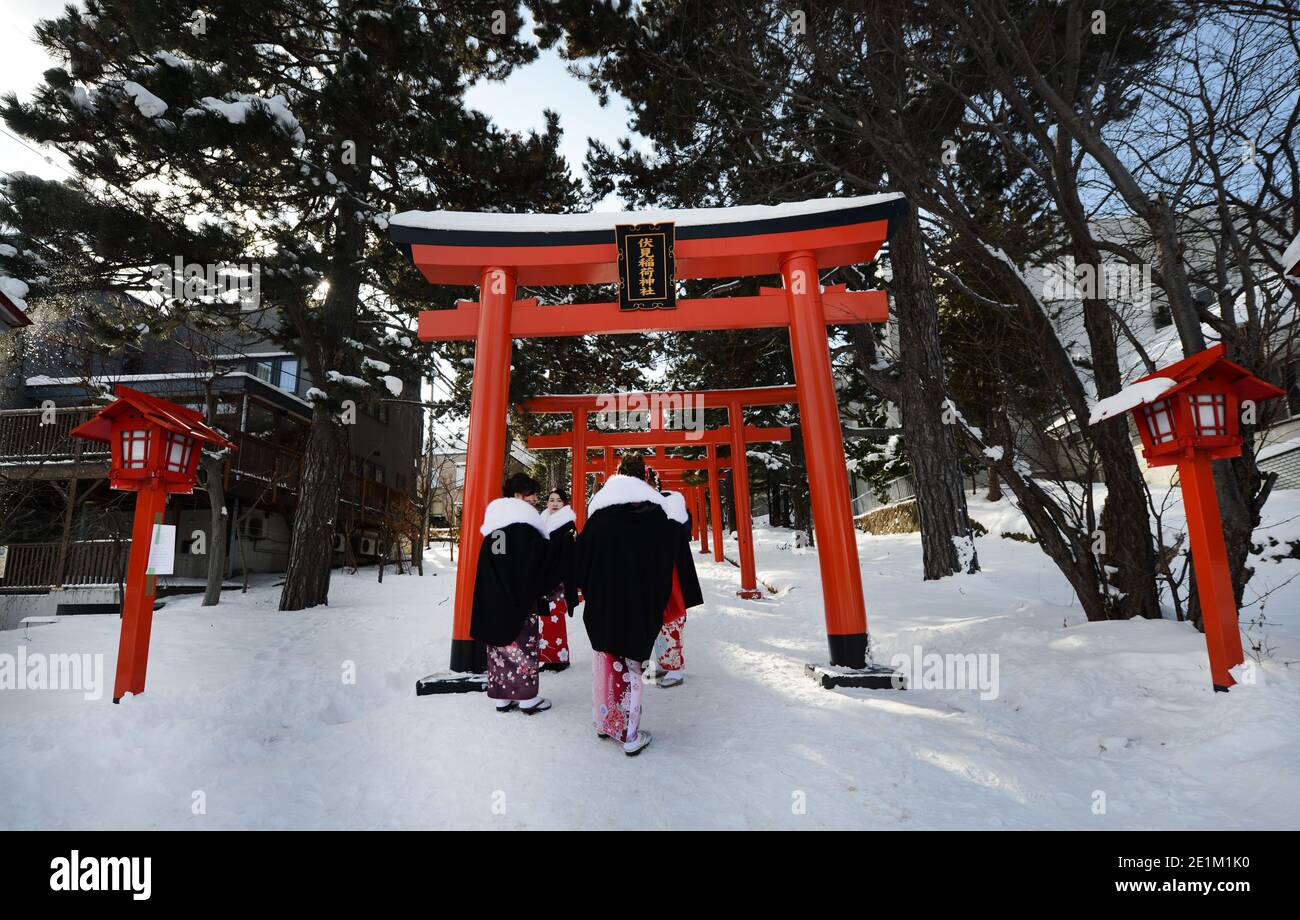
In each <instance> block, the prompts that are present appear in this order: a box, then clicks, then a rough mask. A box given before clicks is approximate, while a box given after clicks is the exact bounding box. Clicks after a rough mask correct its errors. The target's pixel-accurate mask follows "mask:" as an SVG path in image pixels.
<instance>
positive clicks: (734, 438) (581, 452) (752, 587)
mask: <svg viewBox="0 0 1300 920" xmlns="http://www.w3.org/2000/svg"><path fill="white" fill-rule="evenodd" d="M798 400H799V396H798V391H797V389H796V388H795V387H792V386H773V387H750V388H747V389H735V390H695V391H689V390H673V391H667V392H656V393H637V392H628V393H600V394H596V393H583V394H576V395H566V396H538V397H535V398H533V399H529V400H525V401H524V402H523V403H521V404H520V406H519V408H520V410H521V411H523V412H527V413H530V414H567V415H569V416H571V419H572V422H571V425H570V430H569V431H568V432H563V433H560V434H541V435H532V436H531V437H529V438H528V449H529V450H569V451H572V454H573V458H574V460H573V464H572V467H571V469H572V470H573V479H572V486H571V489H570V492H571V495H572V496H573V506H574V508H573V510H574V514H575V515H576V516H577V518H578V526H579V527H581V526H582V524H583V522H584V521H585V519H586V512H587V508H586V489H585V488H584V485H585V481H586V474H587V473H601V472H604V474H605V475H606V476H608V475H609V474H610V473H612V472H613V468H614V448H616V447H620V448H625V449H627V448H636V447H647V448H655V449H657V450H662V449H664V448H668V447H705V448H706V450H707V453H706V459H705V460H704V461H703V462H702V463H700V464H699V465H697V466H695V467H678V469H704V470H707V471H708V473H709V487H710V492H711V495H712V496H713V498H712V499H711V500H712V501H713V502H714V522H715V523H714V534H713V535H714V547H715V550H714V552H715V558H716V559H717V560H718V561H719V562H721V561H722V525H721V515H720V513H719V511H720V509H719V508H718V507H717V497H718V495H719V492H718V466H719V465H718V451H717V448H718V446H720V445H724V444H725V445H728V446H729V447H730V449H731V458H732V460H733V461H734V458H737V457H744V456H745V448H746V445H748V444H752V443H762V442H765V441H767V442H772V441H777V442H780V441H789V440H790V437H791V433H790V429H789V428H786V427H775V428H758V427H755V426H752V425H746V424H745V423H744V422H745V407H746V406H775V405H783V404H788V403H795V402H798ZM616 407H617V408H616ZM664 407H672V409H673V410H682V411H684V410H685V409H686V408H688V407H689V408H691V409H693V410H702V411H707V410H709V409H724V410H726V412H727V424H726V425H724V426H721V427H718V428H704V429H690V428H682V427H670V428H666V427H665V421H666V420H665V419H664V417H663V411H662V410H663V408H664ZM629 408H630V411H632V412H635V413H644V414H645V415H646V416H647V418H648V421H649V423H650V429H649V430H648V431H646V430H631V431H616V430H599V431H591V430H589V429H588V428H587V423H588V420H589V419H590V417H591V416H593V415H595V416H597V417H598V418H599V417H600V416H601V415H602V414H604V413H606V412H609V411H618V412H626V411H628V410H629ZM668 421H669V422H670V423H671V420H668ZM700 421H701V422H702V421H703V419H702V418H701V419H700ZM588 449H602V450H604V451H605V459H604V462H603V464H602V465H601V466H597V467H596V468H594V469H593V468H592V467H591V465H590V462H589V461H588V460H587V459H586V455H587V450H588ZM580 457H581V458H583V459H582V463H581V465H580V464H579V460H578V458H580ZM673 459H674V460H676V459H678V458H673ZM651 465H653V466H655V467H656V469H661V468H662V469H666V468H667V467H661V466H660V464H659V463H656V462H653V461H651ZM731 465H732V491H733V493H734V495H735V502H736V542H737V544H738V546H739V555H740V590H739V591H738V592H737V593H738V594H739V595H740V596H741V597H745V598H758V597H761V596H762V592H761V591H759V590H758V578H757V572H756V567H755V562H754V534H753V521H752V518H751V510H750V509H751V503H750V497H749V470H748V467H747V464H745V463H743V462H741V463H735V462H732V464H731Z"/></svg>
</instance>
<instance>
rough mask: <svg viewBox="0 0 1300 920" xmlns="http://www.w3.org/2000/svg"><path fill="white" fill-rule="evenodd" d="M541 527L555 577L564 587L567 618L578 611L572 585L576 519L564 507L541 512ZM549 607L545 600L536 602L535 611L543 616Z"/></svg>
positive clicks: (571, 509) (576, 598) (570, 509)
mask: <svg viewBox="0 0 1300 920" xmlns="http://www.w3.org/2000/svg"><path fill="white" fill-rule="evenodd" d="M542 526H543V527H544V528H546V533H547V536H548V537H549V538H550V543H551V560H552V565H553V566H554V569H555V577H556V578H557V579H559V581H560V582H561V583H562V584H563V585H564V600H565V601H566V603H567V604H568V607H569V616H573V612H574V611H575V610H577V609H578V589H577V587H576V586H575V585H574V583H573V560H574V557H575V555H576V554H577V539H578V519H577V517H576V516H575V515H574V513H573V508H571V507H570V506H568V505H565V506H564V507H563V508H561V509H560V510H559V511H553V512H549V513H548V512H545V511H543V512H542ZM548 609H549V607H548V604H547V602H546V599H545V598H542V599H541V600H540V601H538V607H537V610H538V612H539V613H542V614H545V613H546V612H547V611H548Z"/></svg>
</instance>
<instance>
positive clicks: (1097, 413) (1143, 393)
mask: <svg viewBox="0 0 1300 920" xmlns="http://www.w3.org/2000/svg"><path fill="white" fill-rule="evenodd" d="M1177 385H1178V381H1177V380H1174V379H1173V378H1172V377H1152V378H1150V379H1148V380H1139V381H1137V382H1136V383H1130V384H1129V385H1128V386H1126V387H1124V389H1122V390H1120V391H1119V392H1118V393H1116V394H1115V395H1114V396H1107V397H1106V398H1105V399H1102V400H1099V401H1098V402H1097V403H1096V404H1095V405H1094V406H1093V407H1092V412H1091V414H1089V416H1088V424H1089V425H1095V424H1097V423H1098V422H1102V421H1105V420H1106V419H1108V418H1114V417H1115V416H1117V415H1123V414H1124V413H1125V412H1128V411H1129V410H1130V409H1136V408H1137V407H1138V406H1144V405H1146V404H1147V403H1149V402H1152V401H1154V400H1157V399H1159V398H1160V397H1161V396H1163V395H1164V394H1165V393H1167V392H1168V391H1169V390H1171V389H1173V388H1174V387H1175V386H1177Z"/></svg>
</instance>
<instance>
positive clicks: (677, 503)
mask: <svg viewBox="0 0 1300 920" xmlns="http://www.w3.org/2000/svg"><path fill="white" fill-rule="evenodd" d="M663 505H664V513H665V514H667V515H668V516H669V517H670V518H672V519H673V520H674V521H677V522H678V523H679V524H685V523H686V498H685V496H683V495H682V493H681V492H669V493H668V494H667V495H665V496H664V497H663Z"/></svg>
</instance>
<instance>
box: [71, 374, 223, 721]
mask: <svg viewBox="0 0 1300 920" xmlns="http://www.w3.org/2000/svg"><path fill="white" fill-rule="evenodd" d="M116 396H117V401H116V402H114V403H112V404H111V405H108V406H105V407H104V408H103V409H101V410H100V411H99V412H98V413H96V414H95V416H94V417H93V418H91V419H90V420H89V421H87V422H85V423H83V424H81V425H78V426H77V427H76V428H74V429H72V432H71V433H72V434H73V435H74V436H75V437H78V438H86V439H87V440H90V441H98V442H100V443H102V444H108V445H109V449H110V453H111V457H112V460H111V463H110V466H109V473H108V480H109V485H111V486H112V487H113V488H114V489H120V490H123V491H128V492H138V493H140V494H139V497H138V498H137V499H136V503H135V521H134V524H133V527H132V533H131V557H130V560H129V561H128V562H127V577H126V592H125V595H124V597H123V600H122V635H121V639H120V640H119V643H118V648H117V679H116V683H115V684H114V689H113V702H115V703H116V702H119V701H121V699H122V697H123V695H124V694H126V693H135V694H139V693H143V692H144V678H145V670H146V668H147V666H148V659H149V632H150V630H151V628H152V626H153V602H154V594H155V592H156V590H157V579H156V578H155V577H154V576H153V575H152V574H150V573H149V552H150V546H151V544H152V543H153V532H154V531H153V529H154V526H155V525H158V524H162V522H163V512H164V511H165V510H166V508H167V496H168V495H170V494H173V493H177V494H185V495H188V494H190V493H191V492H193V491H194V483H195V479H196V476H195V470H196V469H197V467H198V463H199V454H200V452H201V451H202V450H203V448H204V447H215V448H231V449H234V446H235V445H233V444H232V443H230V441H229V440H227V439H226V438H225V437H223V436H222V435H221V434H220V433H219V432H217V431H215V430H213V429H212V428H210V427H208V426H207V425H206V424H205V423H204V421H203V416H202V415H200V414H199V413H198V412H195V411H194V410H193V409H187V408H185V407H184V406H178V405H176V404H175V403H171V402H167V401H166V400H163V399H158V398H157V397H156V396H150V395H149V394H148V393H141V392H140V391H139V390H133V389H131V388H130V387H125V386H119V387H118V388H117V390H116Z"/></svg>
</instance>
